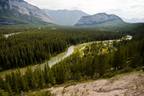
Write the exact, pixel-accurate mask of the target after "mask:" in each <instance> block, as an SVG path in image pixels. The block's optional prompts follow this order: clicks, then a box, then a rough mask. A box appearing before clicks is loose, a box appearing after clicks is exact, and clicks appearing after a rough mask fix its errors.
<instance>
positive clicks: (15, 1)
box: [0, 0, 53, 24]
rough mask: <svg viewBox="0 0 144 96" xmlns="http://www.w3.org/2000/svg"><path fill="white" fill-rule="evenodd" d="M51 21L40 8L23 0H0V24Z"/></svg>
mask: <svg viewBox="0 0 144 96" xmlns="http://www.w3.org/2000/svg"><path fill="white" fill-rule="evenodd" d="M17 23H24V24H25V23H38V24H39V23H53V21H52V20H51V18H50V17H49V16H48V15H47V14H45V13H44V12H43V11H42V10H41V9H39V8H38V7H36V6H33V5H31V4H29V3H27V2H26V1H24V0H0V24H17Z"/></svg>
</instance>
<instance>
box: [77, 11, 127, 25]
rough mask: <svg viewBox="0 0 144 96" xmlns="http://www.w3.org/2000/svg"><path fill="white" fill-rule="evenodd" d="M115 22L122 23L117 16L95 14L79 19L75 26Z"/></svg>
mask: <svg viewBox="0 0 144 96" xmlns="http://www.w3.org/2000/svg"><path fill="white" fill-rule="evenodd" d="M115 21H118V22H124V21H123V20H122V19H121V18H120V17H119V16H117V15H114V14H107V13H98V14H95V15H89V16H83V17H81V18H80V20H79V21H78V22H77V24H76V25H79V26H82V25H97V24H103V23H107V22H115Z"/></svg>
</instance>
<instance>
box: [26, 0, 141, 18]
mask: <svg viewBox="0 0 144 96" xmlns="http://www.w3.org/2000/svg"><path fill="white" fill-rule="evenodd" d="M25 1H27V2H29V3H31V4H33V5H36V6H38V7H39V8H42V9H43V8H45V9H54V10H58V9H69V10H82V11H84V12H86V13H88V14H96V13H100V12H107V13H112V14H116V15H119V16H120V17H122V18H127V19H132V18H137V19H144V0H25ZM143 21H144V20H143Z"/></svg>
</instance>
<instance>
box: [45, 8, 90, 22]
mask: <svg viewBox="0 0 144 96" xmlns="http://www.w3.org/2000/svg"><path fill="white" fill-rule="evenodd" d="M43 11H44V12H46V13H47V15H49V16H50V17H51V18H53V20H55V23H56V24H59V25H74V24H75V23H76V22H77V21H78V20H79V19H80V18H81V17H82V16H87V15H88V14H87V13H85V12H83V11H80V10H48V9H44V10H43Z"/></svg>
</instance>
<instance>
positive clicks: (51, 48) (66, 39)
mask: <svg viewBox="0 0 144 96" xmlns="http://www.w3.org/2000/svg"><path fill="white" fill-rule="evenodd" d="M5 30H6V32H7V31H8V30H9V31H11V30H10V29H5ZM5 30H1V31H2V32H3V31H5ZM14 31H18V29H17V30H16V29H15V30H14ZM19 31H20V32H22V33H20V34H17V35H15V36H10V37H8V38H5V37H0V71H3V70H6V69H11V68H19V67H25V66H27V65H31V64H38V63H42V62H43V61H44V60H48V59H49V58H50V57H51V56H54V55H56V54H58V53H60V52H62V51H64V50H66V48H67V47H68V46H70V45H73V44H78V43H82V42H88V41H95V40H106V39H115V38H120V37H121V35H120V34H118V33H113V32H102V31H96V30H86V29H85V30H84V29H64V28H59V29H50V28H42V29H25V30H24V29H21V30H19Z"/></svg>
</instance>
